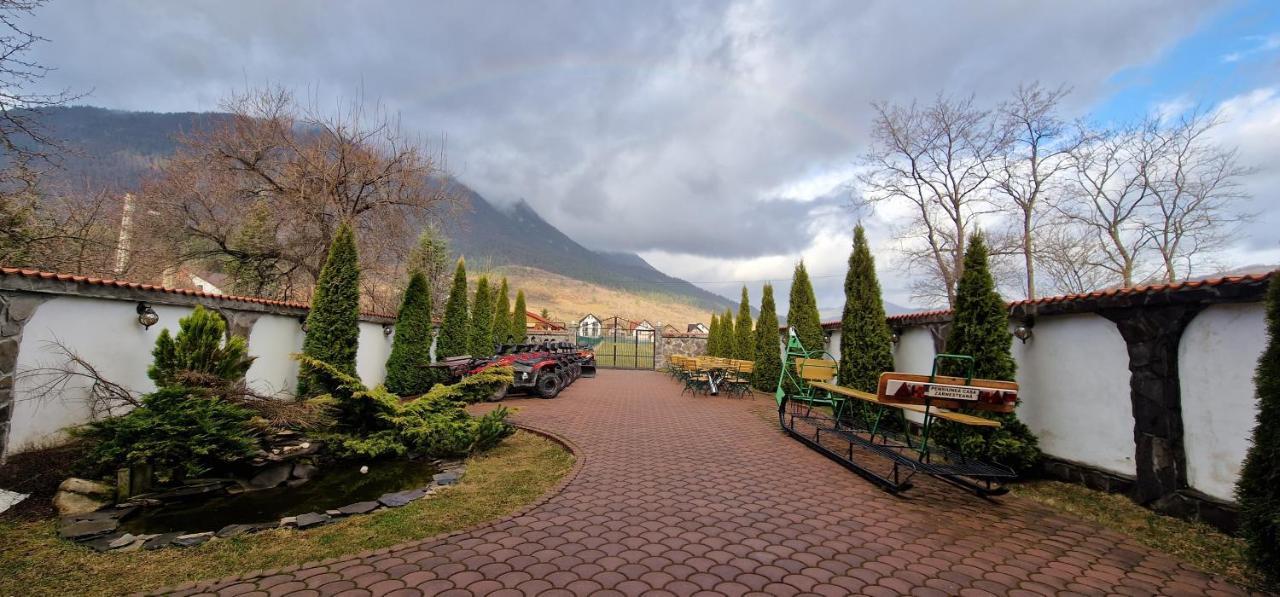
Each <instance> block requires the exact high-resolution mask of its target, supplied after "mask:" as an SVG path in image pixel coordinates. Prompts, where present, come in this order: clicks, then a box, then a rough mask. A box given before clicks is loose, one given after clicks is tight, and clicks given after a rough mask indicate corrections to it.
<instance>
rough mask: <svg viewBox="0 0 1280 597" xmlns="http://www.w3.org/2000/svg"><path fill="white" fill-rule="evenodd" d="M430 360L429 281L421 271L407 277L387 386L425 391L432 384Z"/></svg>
mask: <svg viewBox="0 0 1280 597" xmlns="http://www.w3.org/2000/svg"><path fill="white" fill-rule="evenodd" d="M430 362H431V283H430V282H428V281H427V276H426V275H425V274H423V273H422V272H420V271H414V272H413V275H412V276H410V277H409V286H408V287H406V288H405V290H404V300H403V302H401V304H400V314H399V315H398V316H397V317H396V334H395V337H394V338H392V340H391V356H390V357H388V358H387V380H386V386H387V389H388V390H390V391H391V392H392V393H393V394H399V395H401V396H412V395H416V394H422V393H425V392H426V391H427V390H430V389H431V386H432V385H434V384H435V377H436V376H435V374H434V373H433V372H432V369H431V368H430V367H427V364H428V363H430Z"/></svg>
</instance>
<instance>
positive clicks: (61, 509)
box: [53, 490, 110, 516]
mask: <svg viewBox="0 0 1280 597" xmlns="http://www.w3.org/2000/svg"><path fill="white" fill-rule="evenodd" d="M109 503H110V501H108V500H104V499H99V498H94V497H91V496H87V495H84V494H80V493H74V492H71V491H61V490H59V491H58V493H57V494H55V495H54V496H53V506H54V507H55V508H57V509H58V513H59V514H62V515H64V516H65V515H74V514H87V513H89V512H93V511H95V510H98V509H100V508H102V507H104V506H106V505H107V504H109Z"/></svg>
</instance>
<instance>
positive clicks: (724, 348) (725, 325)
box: [716, 309, 738, 359]
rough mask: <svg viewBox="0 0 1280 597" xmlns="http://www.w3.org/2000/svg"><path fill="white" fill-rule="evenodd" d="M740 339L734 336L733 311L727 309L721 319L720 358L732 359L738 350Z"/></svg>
mask: <svg viewBox="0 0 1280 597" xmlns="http://www.w3.org/2000/svg"><path fill="white" fill-rule="evenodd" d="M737 344H738V339H737V337H735V336H734V328H733V309H725V310H724V315H722V316H721V317H720V354H718V355H716V356H718V357H723V358H726V359H732V358H733V355H734V353H736V352H737V351H738V349H737Z"/></svg>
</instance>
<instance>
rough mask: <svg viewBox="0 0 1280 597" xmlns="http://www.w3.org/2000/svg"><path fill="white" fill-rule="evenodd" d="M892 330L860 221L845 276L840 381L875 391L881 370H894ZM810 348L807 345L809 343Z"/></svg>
mask: <svg viewBox="0 0 1280 597" xmlns="http://www.w3.org/2000/svg"><path fill="white" fill-rule="evenodd" d="M891 344H893V339H892V332H891V331H890V330H889V323H888V322H887V321H886V320H885V314H884V302H883V300H882V299H881V297H880V281H879V280H878V279H877V278H876V264H875V258H874V257H872V255H871V248H870V247H869V246H867V236H866V233H865V231H863V229H862V225H861V224H859V225H858V226H857V227H856V228H854V229H853V252H852V253H850V254H849V273H848V274H846V276H845V279H844V315H843V317H842V318H841V320H840V384H841V385H844V386H847V387H850V388H854V389H858V390H862V391H864V392H875V391H876V386H877V385H878V384H879V382H880V374H881V373H883V372H885V371H891V370H893V352H892V351H891V349H890V345H891ZM806 348H807V347H806Z"/></svg>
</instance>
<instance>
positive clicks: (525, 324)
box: [511, 290, 529, 344]
mask: <svg viewBox="0 0 1280 597" xmlns="http://www.w3.org/2000/svg"><path fill="white" fill-rule="evenodd" d="M526 309H528V307H527V306H525V304H524V291H523V290H519V291H516V309H515V311H514V312H512V313H511V337H512V338H515V339H516V344H524V341H525V338H526V336H527V335H528V329H529V314H528V313H529V312H528V311H526Z"/></svg>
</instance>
